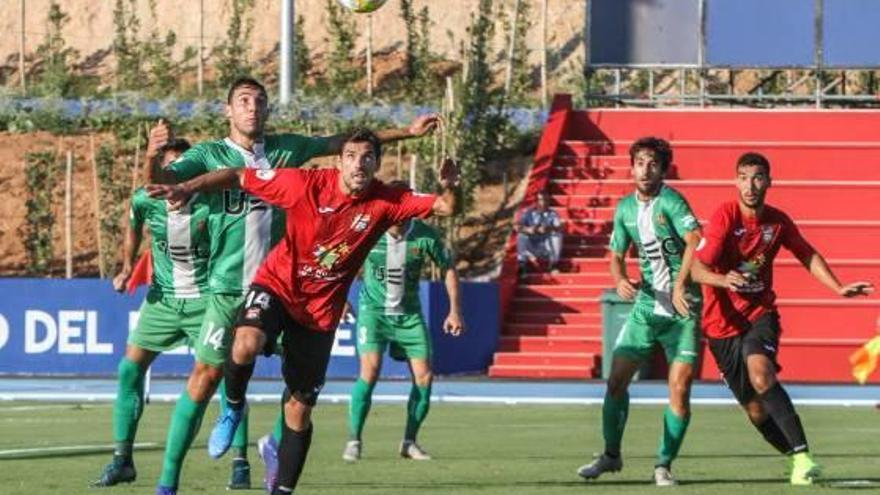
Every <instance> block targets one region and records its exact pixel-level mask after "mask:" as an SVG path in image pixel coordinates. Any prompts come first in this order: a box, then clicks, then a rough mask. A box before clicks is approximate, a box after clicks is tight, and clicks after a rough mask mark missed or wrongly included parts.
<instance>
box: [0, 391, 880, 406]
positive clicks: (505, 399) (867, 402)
mask: <svg viewBox="0 0 880 495" xmlns="http://www.w3.org/2000/svg"><path fill="white" fill-rule="evenodd" d="M179 396H180V395H179V394H150V401H152V402H169V403H171V402H175V401H177V399H178V397H179ZM279 398H280V394H251V395H248V400H249V401H250V402H252V403H263V402H265V403H277V402H278V401H279ZM115 399H116V394H108V393H104V394H90V393H57V392H55V393H6V394H0V401H4V400H7V401H12V400H33V401H47V402H71V401H83V402H109V401H113V400H115ZM349 399H350V396H349V394H330V393H327V394H322V395H320V396H319V398H318V400H319V401H320V402H324V403H331V404H338V403H346V402H348V401H349ZM408 399H409V396H408V395H402V394H400V395H398V394H378V395H374V396H373V400H374V401H376V402H386V403H401V402H406V401H407V400H408ZM212 400H217V398H216V397H215V398H214V399H212ZM431 400H432V402H443V403H448V404H508V405H516V404H531V405H557V406H561V405H598V404H602V402H603V400H604V399H603V398H602V397H529V396H479V395H444V394H434V396H433V397H432V399H431ZM792 402H794V403H795V405H799V406H801V405H803V406H837V407H840V406H843V407H874V406H876V405H878V404H880V400H878V399H852V398H842V399H810V398H804V399H792ZM630 403H631V404H638V405H664V404H667V403H668V400H667V399H666V398H661V397H654V398H650V397H646V398H632V399H630ZM691 403H692V404H697V405H710V406H719V405H724V406H728V405H736V404H737V402H736V401H735V400H734V399H733V398H691ZM0 411H2V409H0Z"/></svg>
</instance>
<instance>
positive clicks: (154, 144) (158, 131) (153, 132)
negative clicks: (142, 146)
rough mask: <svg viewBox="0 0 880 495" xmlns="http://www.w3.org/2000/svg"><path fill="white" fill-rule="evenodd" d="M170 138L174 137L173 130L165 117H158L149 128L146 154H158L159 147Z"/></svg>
mask: <svg viewBox="0 0 880 495" xmlns="http://www.w3.org/2000/svg"><path fill="white" fill-rule="evenodd" d="M172 138H174V132H173V131H172V130H171V126H170V125H168V122H166V121H165V119H159V122H156V125H154V126H153V127H151V128H150V135H149V138H148V141H147V151H146V155H147V156H156V155H158V154H159V149H160V148H162V146H165V145H166V144H168V141H170V140H171V139H172Z"/></svg>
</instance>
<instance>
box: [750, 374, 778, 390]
mask: <svg viewBox="0 0 880 495" xmlns="http://www.w3.org/2000/svg"><path fill="white" fill-rule="evenodd" d="M749 380H750V381H751V382H752V388H754V389H755V392H757V393H759V394H764V393H766V392H767V391H768V390H770V388H771V387H773V385H775V384H776V377H774V376H773V375H772V374H769V373H754V374H750V375H749Z"/></svg>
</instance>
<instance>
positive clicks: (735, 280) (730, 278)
mask: <svg viewBox="0 0 880 495" xmlns="http://www.w3.org/2000/svg"><path fill="white" fill-rule="evenodd" d="M724 283H725V284H726V285H727V290H731V291H733V292H739V290H740V289H741V288H742V287H745V286H746V285H747V284H748V280H746V277H744V276H743V274H742V273H740V272H738V271H736V270H730V271H729V272H727V275H725V276H724Z"/></svg>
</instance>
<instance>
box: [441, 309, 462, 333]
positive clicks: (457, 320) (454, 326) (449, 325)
mask: <svg viewBox="0 0 880 495" xmlns="http://www.w3.org/2000/svg"><path fill="white" fill-rule="evenodd" d="M463 331H464V323H462V321H461V315H459V314H458V313H449V316H447V317H446V321H444V322H443V333H445V334H447V335H452V336H453V337H458V336H459V335H461V333H462V332H463Z"/></svg>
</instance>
